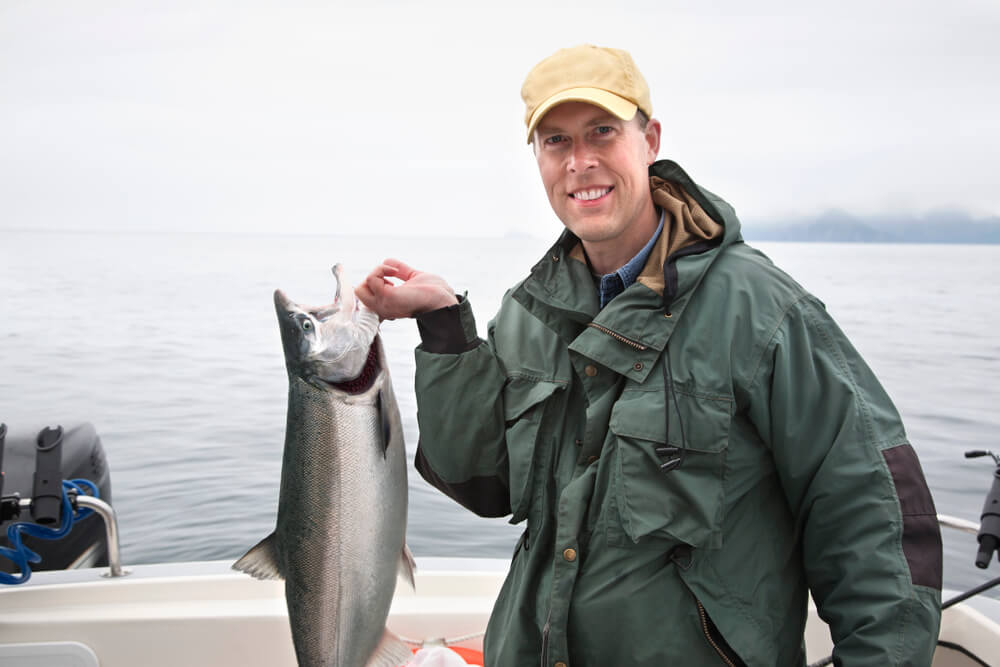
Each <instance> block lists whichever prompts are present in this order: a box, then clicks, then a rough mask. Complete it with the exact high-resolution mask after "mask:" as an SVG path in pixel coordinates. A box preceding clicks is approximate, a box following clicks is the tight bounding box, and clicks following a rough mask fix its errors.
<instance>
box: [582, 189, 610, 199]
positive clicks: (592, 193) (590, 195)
mask: <svg viewBox="0 0 1000 667" xmlns="http://www.w3.org/2000/svg"><path fill="white" fill-rule="evenodd" d="M609 192H611V188H601V189H593V190H581V191H580V192H574V193H573V199H582V200H584V201H590V200H591V199H598V198H599V197H603V196H604V195H606V194H608V193H609Z"/></svg>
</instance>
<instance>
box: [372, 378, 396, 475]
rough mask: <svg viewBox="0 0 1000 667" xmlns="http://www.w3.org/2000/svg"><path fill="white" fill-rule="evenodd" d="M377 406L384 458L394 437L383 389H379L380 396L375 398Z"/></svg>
mask: <svg viewBox="0 0 1000 667" xmlns="http://www.w3.org/2000/svg"><path fill="white" fill-rule="evenodd" d="M375 408H376V409H377V410H378V419H379V425H380V428H379V432H380V433H381V436H382V458H383V459H384V458H385V455H386V452H387V451H388V450H389V439H390V438H392V424H391V423H390V422H389V412H388V410H386V409H385V401H384V400H382V391H381V390H379V392H378V398H377V399H376V400H375Z"/></svg>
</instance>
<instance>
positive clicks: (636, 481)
mask: <svg viewBox="0 0 1000 667" xmlns="http://www.w3.org/2000/svg"><path fill="white" fill-rule="evenodd" d="M675 396H676V398H677V404H676V406H675V405H674V403H673V401H671V402H670V409H669V418H670V433H669V438H668V436H667V432H666V431H667V427H666V424H665V419H664V415H663V413H664V411H665V410H666V409H667V408H666V405H667V397H666V395H665V393H664V392H663V391H662V390H648V389H643V390H629V389H626V390H625V391H624V392H622V395H621V397H620V398H619V400H618V402H617V404H616V405H615V407H614V409H613V410H612V413H611V420H610V422H609V431H610V437H611V438H612V439H613V441H614V447H615V461H614V464H615V465H614V468H613V470H612V476H613V486H614V493H615V499H616V504H617V506H618V512H619V514H620V518H621V523H622V529H623V530H624V533H625V535H626V536H627V537H628V538H630V539H631V540H632V541H633V542H638V541H639V540H640V539H641V538H643V537H646V536H654V535H658V536H660V537H668V538H674V539H675V540H679V541H681V542H684V543H687V544H689V545H691V546H693V547H702V548H719V547H721V546H722V530H721V528H722V526H721V524H722V512H723V508H724V501H725V498H724V489H723V476H724V473H725V464H726V451H727V448H728V446H729V424H730V420H731V416H732V410H733V401H731V400H728V399H725V398H713V397H705V396H701V395H694V394H690V393H682V392H679V391H678V392H676V394H675ZM682 428H683V432H684V437H683V445H684V447H685V453H684V462H683V463H682V464H681V466H680V467H679V468H676V469H674V470H671V471H670V472H664V471H663V470H661V469H660V465H661V463H662V462H663V461H662V459H661V457H660V456H659V455H658V454H657V452H656V449H657V448H658V447H663V446H664V445H665V444H666V445H668V446H671V447H681V446H682V442H681V429H682Z"/></svg>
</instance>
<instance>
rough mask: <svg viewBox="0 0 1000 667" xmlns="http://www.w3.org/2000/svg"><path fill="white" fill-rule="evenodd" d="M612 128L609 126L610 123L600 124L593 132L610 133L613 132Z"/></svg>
mask: <svg viewBox="0 0 1000 667" xmlns="http://www.w3.org/2000/svg"><path fill="white" fill-rule="evenodd" d="M614 129H615V128H613V127H611V126H610V125H601V126H600V127H598V128H597V129H596V130H595V132H597V134H602V135H603V134H611V133H612V132H614Z"/></svg>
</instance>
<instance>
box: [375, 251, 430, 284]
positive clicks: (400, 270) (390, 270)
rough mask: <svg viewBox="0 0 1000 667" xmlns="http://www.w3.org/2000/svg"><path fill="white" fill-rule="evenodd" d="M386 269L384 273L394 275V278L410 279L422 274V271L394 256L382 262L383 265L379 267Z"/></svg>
mask: <svg viewBox="0 0 1000 667" xmlns="http://www.w3.org/2000/svg"><path fill="white" fill-rule="evenodd" d="M379 268H381V269H383V270H384V271H385V273H384V274H383V275H387V276H392V277H394V278H399V279H400V280H402V281H404V282H405V281H407V280H410V279H411V278H415V277H416V276H418V275H420V273H421V272H420V271H417V270H416V269H414V268H413V267H412V266H410V265H408V264H406V263H405V262H401V261H400V260H398V259H393V258H392V257H389V258H387V259H386V260H385V261H384V262H382V266H381V267H379Z"/></svg>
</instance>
